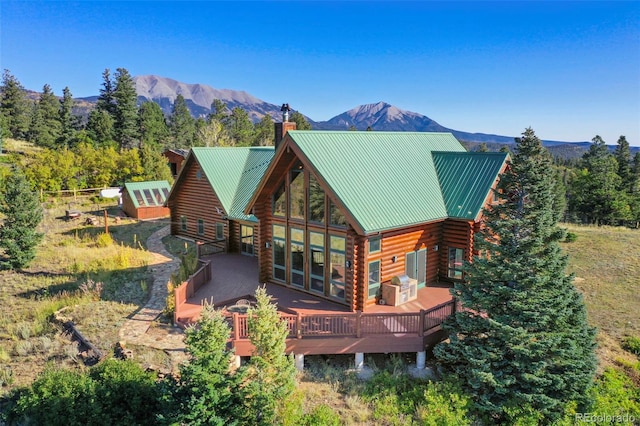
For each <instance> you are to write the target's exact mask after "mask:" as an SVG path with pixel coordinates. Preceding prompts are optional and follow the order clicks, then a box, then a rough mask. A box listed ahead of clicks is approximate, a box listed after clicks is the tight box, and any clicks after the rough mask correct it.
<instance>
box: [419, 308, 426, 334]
mask: <svg viewBox="0 0 640 426" xmlns="http://www.w3.org/2000/svg"><path fill="white" fill-rule="evenodd" d="M424 316H425V311H424V309H420V318H419V319H418V336H420V337H422V336H424Z"/></svg>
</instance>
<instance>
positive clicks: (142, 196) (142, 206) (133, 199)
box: [122, 180, 171, 219]
mask: <svg viewBox="0 0 640 426" xmlns="http://www.w3.org/2000/svg"><path fill="white" fill-rule="evenodd" d="M170 190H171V186H170V185H169V182H167V181H166V180H159V181H149V182H127V183H125V184H124V189H123V190H122V210H123V211H124V212H125V213H126V214H127V215H128V216H130V217H133V218H136V219H158V218H162V217H168V216H170V215H171V211H170V210H169V208H168V207H165V205H164V204H165V202H166V200H167V196H168V195H169V191H170Z"/></svg>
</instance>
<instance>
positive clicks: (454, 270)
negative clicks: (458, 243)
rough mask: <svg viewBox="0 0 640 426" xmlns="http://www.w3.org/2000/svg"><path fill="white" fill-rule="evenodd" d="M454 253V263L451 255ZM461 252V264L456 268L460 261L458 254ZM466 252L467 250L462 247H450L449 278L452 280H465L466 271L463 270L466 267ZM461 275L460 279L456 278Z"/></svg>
mask: <svg viewBox="0 0 640 426" xmlns="http://www.w3.org/2000/svg"><path fill="white" fill-rule="evenodd" d="M452 251H453V262H452V258H451V253H452ZM459 252H460V253H461V254H460V264H459V266H458V267H456V266H457V265H456V264H457V263H458V262H457V259H458V254H459ZM464 252H465V250H464V249H463V248H460V247H449V249H448V253H447V278H449V279H452V280H463V279H464V271H463V270H462V268H463V266H464ZM458 274H459V277H456V275H458Z"/></svg>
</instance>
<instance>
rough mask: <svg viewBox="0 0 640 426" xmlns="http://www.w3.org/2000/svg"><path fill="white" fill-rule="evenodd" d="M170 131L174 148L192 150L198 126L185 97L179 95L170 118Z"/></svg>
mask: <svg viewBox="0 0 640 426" xmlns="http://www.w3.org/2000/svg"><path fill="white" fill-rule="evenodd" d="M169 130H170V132H171V138H172V139H173V146H174V148H191V147H192V146H193V144H194V141H195V136H196V124H195V120H194V119H193V117H192V116H191V112H190V111H189V107H187V102H186V101H185V99H184V96H182V95H178V96H177V97H176V100H175V102H174V103H173V111H172V112H171V116H170V117H169Z"/></svg>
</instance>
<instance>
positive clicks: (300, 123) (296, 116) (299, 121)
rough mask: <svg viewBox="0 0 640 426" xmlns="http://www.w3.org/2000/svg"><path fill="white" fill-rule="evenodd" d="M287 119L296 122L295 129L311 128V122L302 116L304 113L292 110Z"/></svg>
mask: <svg viewBox="0 0 640 426" xmlns="http://www.w3.org/2000/svg"><path fill="white" fill-rule="evenodd" d="M289 121H293V122H294V123H296V129H297V130H311V124H309V122H308V121H307V119H306V118H304V115H302V114H300V113H299V112H298V111H294V112H293V114H291V117H289Z"/></svg>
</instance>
